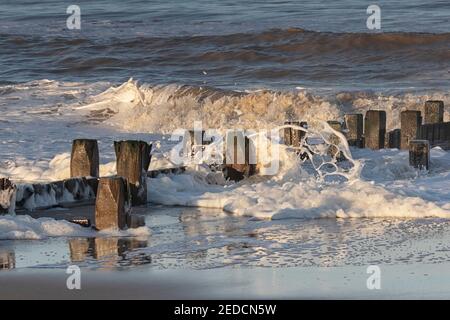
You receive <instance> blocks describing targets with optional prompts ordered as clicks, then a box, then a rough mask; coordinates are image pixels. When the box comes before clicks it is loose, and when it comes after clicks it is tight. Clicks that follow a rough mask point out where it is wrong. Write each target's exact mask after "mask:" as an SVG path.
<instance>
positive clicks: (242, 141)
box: [223, 130, 256, 181]
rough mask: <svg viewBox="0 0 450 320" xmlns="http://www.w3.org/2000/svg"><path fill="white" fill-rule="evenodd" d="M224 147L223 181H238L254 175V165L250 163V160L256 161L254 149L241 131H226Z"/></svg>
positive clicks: (251, 142)
mask: <svg viewBox="0 0 450 320" xmlns="http://www.w3.org/2000/svg"><path fill="white" fill-rule="evenodd" d="M225 146H226V150H225V157H224V159H225V163H226V164H225V167H224V170H223V173H224V176H225V179H230V180H233V181H239V180H242V179H244V178H245V177H249V176H252V175H254V174H255V173H256V163H251V162H253V161H252V160H253V159H252V158H254V160H256V148H255V147H254V145H253V141H251V140H250V139H249V138H247V137H246V136H245V134H244V132H243V131H241V130H228V131H227V133H226V140H225ZM251 153H252V154H251ZM252 155H253V156H254V157H252ZM255 162H256V161H255Z"/></svg>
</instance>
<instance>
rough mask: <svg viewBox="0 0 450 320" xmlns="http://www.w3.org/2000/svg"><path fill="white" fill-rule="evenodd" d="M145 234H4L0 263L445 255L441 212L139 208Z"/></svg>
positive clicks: (256, 262) (233, 263)
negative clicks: (18, 237) (288, 216)
mask: <svg viewBox="0 0 450 320" xmlns="http://www.w3.org/2000/svg"><path fill="white" fill-rule="evenodd" d="M138 211H139V213H144V212H147V213H146V223H147V225H148V226H149V228H150V230H151V235H150V236H148V237H142V236H141V237H137V238H136V237H134V238H133V237H127V238H117V237H105V236H99V237H97V238H80V237H75V238H73V237H72V238H66V237H60V238H49V239H47V240H39V241H37V240H34V241H2V242H1V244H2V246H1V248H0V257H1V258H2V261H1V262H2V263H0V265H2V266H3V267H2V268H3V269H12V268H18V269H20V268H27V267H37V268H65V267H67V266H68V265H71V264H77V265H79V266H81V267H86V268H92V269H122V268H134V267H138V266H141V267H145V268H150V269H158V270H159V269H184V268H189V269H214V268H222V267H270V268H285V267H340V266H367V265H403V264H430V263H431V264H432V263H444V262H450V221H449V220H445V219H319V220H316V219H313V220H309V219H295V220H281V221H267V220H263V221H258V220H254V219H249V218H246V217H237V216H233V215H228V214H225V213H223V212H221V211H214V210H209V209H208V210H207V209H194V208H183V207H165V208H164V207H159V206H156V207H154V206H152V207H149V208H148V209H145V208H139V209H138Z"/></svg>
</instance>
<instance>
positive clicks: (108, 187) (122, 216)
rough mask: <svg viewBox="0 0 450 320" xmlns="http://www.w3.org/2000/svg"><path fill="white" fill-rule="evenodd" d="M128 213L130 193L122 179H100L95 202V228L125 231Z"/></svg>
mask: <svg viewBox="0 0 450 320" xmlns="http://www.w3.org/2000/svg"><path fill="white" fill-rule="evenodd" d="M129 212H130V193H129V188H128V183H127V180H126V179H124V178H122V177H108V178H100V181H99V184H98V192H97V199H96V201H95V228H96V229H98V230H103V229H109V228H115V229H125V228H126V226H127V214H129Z"/></svg>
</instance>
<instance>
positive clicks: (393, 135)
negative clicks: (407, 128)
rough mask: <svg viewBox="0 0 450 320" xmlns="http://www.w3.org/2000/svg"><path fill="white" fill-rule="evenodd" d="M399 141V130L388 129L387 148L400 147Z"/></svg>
mask: <svg viewBox="0 0 450 320" xmlns="http://www.w3.org/2000/svg"><path fill="white" fill-rule="evenodd" d="M400 142H401V130H400V129H394V130H392V131H389V133H388V148H391V149H394V148H395V149H400Z"/></svg>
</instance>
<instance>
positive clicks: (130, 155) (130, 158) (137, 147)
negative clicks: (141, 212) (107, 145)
mask: <svg viewBox="0 0 450 320" xmlns="http://www.w3.org/2000/svg"><path fill="white" fill-rule="evenodd" d="M114 149H115V151H116V158H117V175H118V176H121V177H124V178H125V179H127V181H128V184H129V185H130V192H131V204H132V205H133V206H136V205H142V204H146V203H147V171H148V167H149V166H150V160H151V154H150V152H151V150H152V145H151V144H147V143H146V142H144V141H137V140H125V141H115V142H114Z"/></svg>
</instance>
